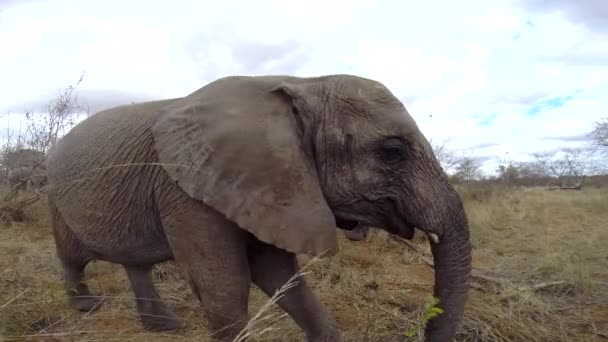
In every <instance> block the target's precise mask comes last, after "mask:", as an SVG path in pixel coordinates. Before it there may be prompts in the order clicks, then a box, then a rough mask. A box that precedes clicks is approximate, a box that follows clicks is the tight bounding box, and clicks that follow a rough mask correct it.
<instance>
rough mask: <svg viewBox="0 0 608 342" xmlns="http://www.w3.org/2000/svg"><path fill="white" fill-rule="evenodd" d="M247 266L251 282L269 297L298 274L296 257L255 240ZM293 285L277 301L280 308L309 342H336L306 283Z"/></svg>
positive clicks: (331, 325)
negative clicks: (248, 265) (300, 329)
mask: <svg viewBox="0 0 608 342" xmlns="http://www.w3.org/2000/svg"><path fill="white" fill-rule="evenodd" d="M249 259H250V261H249V264H250V267H251V278H252V280H253V282H254V283H255V284H256V285H257V286H258V287H259V288H260V289H261V290H262V291H264V293H266V294H267V295H268V296H272V295H273V294H274V293H275V291H276V290H278V289H280V288H281V287H282V286H283V285H284V284H285V283H287V281H288V280H289V279H290V278H291V277H292V276H293V275H294V274H296V273H297V272H298V270H299V265H298V260H297V258H296V255H295V254H293V253H290V252H287V251H285V250H282V249H280V248H277V247H275V246H273V245H269V244H266V243H264V242H261V241H259V240H257V239H256V241H255V242H254V244H253V246H251V248H250V250H249ZM296 281H297V282H298V283H297V285H295V286H294V287H292V288H290V289H288V290H287V292H285V294H284V296H283V297H282V298H281V299H279V300H278V304H279V306H281V307H282V308H283V310H285V311H286V312H287V313H288V314H289V315H290V316H291V317H292V318H293V320H294V321H295V322H296V324H298V326H300V328H302V330H304V332H305V333H306V337H307V340H308V341H309V342H334V341H340V333H339V331H338V329H337V328H336V324H335V320H334V319H333V317H332V316H331V315H330V313H329V312H328V311H327V310H326V308H325V307H324V306H323V304H321V302H320V301H319V300H318V299H317V297H316V296H315V294H314V293H313V292H312V290H311V288H310V287H309V286H308V285H307V283H306V280H305V279H304V278H302V277H299V278H297V279H296Z"/></svg>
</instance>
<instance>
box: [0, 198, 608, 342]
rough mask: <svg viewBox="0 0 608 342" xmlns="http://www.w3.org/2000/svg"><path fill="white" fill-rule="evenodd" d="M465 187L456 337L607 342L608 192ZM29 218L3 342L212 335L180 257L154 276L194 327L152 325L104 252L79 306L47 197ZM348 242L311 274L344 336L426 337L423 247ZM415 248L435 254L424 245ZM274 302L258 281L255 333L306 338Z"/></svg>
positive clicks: (10, 244) (1, 317)
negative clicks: (471, 272) (467, 276)
mask: <svg viewBox="0 0 608 342" xmlns="http://www.w3.org/2000/svg"><path fill="white" fill-rule="evenodd" d="M459 191H460V192H461V194H462V196H463V198H464V200H465V207H466V209H467V212H468V215H469V220H470V223H471V231H472V241H473V246H474V267H475V272H476V274H477V275H479V276H478V277H476V278H475V279H474V284H473V285H474V289H473V290H471V294H470V300H469V302H468V304H467V308H466V309H467V310H466V315H465V320H464V323H463V326H462V328H461V330H460V333H459V336H458V340H459V341H608V338H607V336H608V291H607V290H608V244H607V241H608V191H607V190H605V189H588V190H583V191H581V192H579V191H569V192H559V191H544V190H542V189H501V188H489V187H481V188H477V189H471V188H469V189H465V188H462V189H459ZM27 217H29V218H30V219H29V220H27V221H25V222H17V223H13V224H12V225H11V226H5V225H3V226H0V236H2V239H0V341H26V340H30V341H98V340H104V341H175V340H177V341H205V340H207V338H206V331H205V320H204V318H203V315H202V313H201V310H200V307H199V303H198V302H197V300H196V298H195V297H194V296H193V294H192V293H191V292H190V289H189V288H188V286H187V283H186V282H185V281H184V279H183V276H182V273H181V272H180V270H179V269H178V268H177V267H175V266H174V265H173V264H171V263H166V264H163V265H158V266H157V268H156V270H155V280H156V283H157V284H158V287H159V291H160V292H161V296H162V297H163V299H164V300H165V301H166V302H167V303H168V304H169V305H170V306H171V307H172V308H174V309H175V310H176V312H177V313H178V314H180V315H182V317H184V318H186V320H187V328H186V329H185V330H184V331H181V332H177V333H166V334H160V333H149V332H145V331H143V330H142V329H141V327H140V326H139V323H138V321H137V318H136V315H135V308H134V303H133V300H132V298H131V297H132V296H133V295H132V293H131V291H130V288H129V286H128V282H127V279H126V276H125V274H124V271H123V270H122V269H121V267H120V266H117V265H112V264H108V263H104V262H96V263H93V264H91V265H90V266H89V267H88V268H87V271H88V273H87V279H88V283H89V285H90V287H91V289H92V290H93V291H95V293H97V294H99V295H102V296H105V297H106V300H105V301H104V303H103V304H102V307H101V308H100V309H99V310H98V311H97V312H95V313H90V314H82V313H79V312H75V311H72V310H70V309H69V308H68V307H67V305H66V301H65V298H64V295H63V289H62V285H61V275H60V269H59V265H58V262H57V260H56V258H55V251H54V245H53V241H52V238H51V233H50V228H49V223H48V217H47V214H46V207H45V205H44V203H39V204H37V205H35V206H34V207H32V208H30V209H29V212H28V215H27ZM340 246H341V251H340V253H339V254H338V255H336V256H335V257H333V258H331V259H328V260H326V259H322V260H317V261H316V262H315V263H313V264H311V265H309V269H308V270H307V272H308V274H306V275H305V276H306V278H307V279H308V281H309V282H310V284H311V285H312V286H313V287H314V290H315V291H316V293H318V295H319V296H320V298H321V300H322V301H323V302H324V303H326V305H327V306H328V307H329V308H330V310H331V311H332V312H333V313H334V314H335V316H336V318H337V321H338V324H339V326H340V328H341V329H342V330H343V331H344V334H345V338H344V340H345V341H387V342H388V341H418V340H420V334H421V331H422V328H423V319H422V317H423V315H424V305H425V304H426V303H427V302H428V300H429V297H428V296H429V294H430V291H431V288H432V281H433V273H432V270H431V269H430V268H429V267H428V266H427V265H425V263H424V259H425V257H423V256H421V255H419V254H417V253H415V252H412V251H411V250H408V249H405V248H404V246H403V245H401V244H400V243H398V242H396V241H393V240H391V239H389V238H388V237H387V236H386V235H385V234H373V235H372V236H371V237H370V239H369V240H368V241H366V242H353V241H349V240H347V239H345V238H343V237H342V236H341V239H340ZM416 247H417V248H418V249H420V250H421V251H423V252H424V253H428V247H427V246H426V244H425V243H416ZM302 261H303V262H306V261H307V260H302ZM550 282H554V283H550ZM535 285H537V286H536V288H534V287H533V286H535ZM267 302H268V298H267V297H266V296H265V295H263V294H262V293H261V292H260V291H259V290H258V289H257V288H255V287H252V298H251V302H250V303H251V305H250V313H251V316H252V317H253V316H255V315H256V313H257V312H259V310H262V313H261V315H260V316H259V318H260V320H258V321H257V323H258V324H253V325H252V326H251V329H250V330H249V331H248V333H249V334H252V335H253V336H255V337H256V340H258V341H302V340H303V335H302V333H301V332H300V330H299V329H298V328H297V327H296V326H295V324H294V323H293V322H292V321H291V319H290V318H289V317H288V316H285V315H283V312H282V311H281V310H280V309H278V308H277V306H276V305H270V306H269V305H265V304H266V303H267ZM53 338H54V339H53Z"/></svg>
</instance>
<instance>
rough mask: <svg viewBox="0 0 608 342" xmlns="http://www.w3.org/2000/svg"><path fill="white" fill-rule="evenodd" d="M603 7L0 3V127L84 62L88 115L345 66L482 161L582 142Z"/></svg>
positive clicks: (553, 3)
mask: <svg viewBox="0 0 608 342" xmlns="http://www.w3.org/2000/svg"><path fill="white" fill-rule="evenodd" d="M220 3H221V4H220ZM607 18H608V1H606V0H578V1H571V0H511V1H506V0H492V1H487V0H486V1H483V0H462V1H457V2H456V1H447V0H442V1H440V0H426V1H416V2H415V1H410V0H348V1H346V0H332V1H326V0H309V1H308V2H306V4H304V3H303V2H298V3H295V2H290V1H280V0H256V1H246V0H242V1H234V0H233V1H228V0H226V1H224V2H219V1H209V0H205V1H201V0H196V1H195V0H174V1H173V2H168V1H153V0H145V1H143V0H141V1H140V0H129V1H118V0H105V1H88V0H76V1H68V0H47V1H39V0H0V114H3V117H1V118H0V129H5V128H6V127H8V126H9V125H10V126H11V127H15V125H17V124H18V123H17V122H18V120H19V119H20V118H23V114H22V113H23V112H24V111H25V110H37V111H40V110H43V109H44V108H45V106H46V104H47V103H48V102H49V101H50V100H52V99H53V98H54V97H56V96H57V95H58V94H59V93H60V92H61V91H62V90H63V89H64V88H65V87H67V86H69V85H73V84H75V83H76V81H77V80H78V78H79V77H80V76H81V75H83V74H84V78H83V81H82V83H81V84H80V85H79V87H78V88H77V89H78V94H79V98H80V102H81V103H83V104H85V105H88V106H89V108H90V110H91V111H92V112H95V111H98V110H101V109H105V108H109V107H112V106H115V105H120V104H125V103H130V102H133V101H135V102H138V101H145V100H154V99H161V98H171V97H180V96H184V95H187V94H189V93H191V92H193V91H195V90H196V89H198V88H200V87H202V86H203V85H204V84H206V83H208V82H211V81H213V80H214V79H217V78H219V77H223V76H227V75H236V74H239V75H260V74H292V75H297V76H318V75H326V74H341V73H347V74H354V75H358V76H362V77H367V78H372V79H375V80H378V81H380V82H382V83H384V84H385V85H386V86H387V87H388V88H389V89H390V90H391V91H392V92H393V93H394V94H395V95H396V96H398V97H399V98H400V99H401V101H402V102H403V103H404V105H405V106H406V108H407V109H408V111H409V112H410V114H411V115H412V116H413V117H414V119H415V120H416V122H417V123H418V125H419V127H420V129H421V130H422V132H423V133H424V135H425V136H426V137H427V138H428V139H430V140H431V141H432V142H434V143H441V142H445V141H448V140H449V147H450V148H451V149H454V150H458V151H461V152H463V153H466V154H468V155H471V156H474V157H475V158H477V159H478V160H479V161H480V162H483V163H484V166H483V170H484V171H486V172H487V173H492V172H493V171H494V169H495V168H496V161H497V159H499V158H500V159H502V158H505V157H510V158H513V159H518V160H528V159H530V158H531V156H532V154H534V153H537V152H545V151H555V150H558V149H560V148H564V147H578V146H584V145H586V144H588V143H589V140H588V136H587V135H586V134H587V133H588V132H589V131H591V130H592V129H593V123H594V122H596V121H599V120H600V119H601V118H603V117H608V111H607V110H606V108H608V96H607V95H608V44H606V42H607V41H608V19H607Z"/></svg>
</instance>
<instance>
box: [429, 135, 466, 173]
mask: <svg viewBox="0 0 608 342" xmlns="http://www.w3.org/2000/svg"><path fill="white" fill-rule="evenodd" d="M450 141H451V139H449V138H448V139H446V140H444V141H443V143H441V144H435V143H433V140H432V139H431V140H430V143H431V147H432V148H433V153H434V154H435V157H436V158H437V160H438V161H439V164H441V167H442V168H443V170H444V171H445V173H448V174H449V173H452V172H453V171H455V168H456V166H457V165H458V164H459V163H460V161H461V159H462V156H461V155H460V154H459V153H457V152H456V151H455V150H452V149H450V148H449V147H448V143H449V142H450Z"/></svg>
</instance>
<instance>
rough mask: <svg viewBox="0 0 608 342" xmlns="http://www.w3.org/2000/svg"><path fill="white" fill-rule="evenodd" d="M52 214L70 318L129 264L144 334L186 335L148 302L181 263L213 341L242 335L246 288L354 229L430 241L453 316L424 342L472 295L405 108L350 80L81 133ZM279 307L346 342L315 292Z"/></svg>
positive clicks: (216, 88)
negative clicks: (168, 264) (90, 268)
mask: <svg viewBox="0 0 608 342" xmlns="http://www.w3.org/2000/svg"><path fill="white" fill-rule="evenodd" d="M48 175H49V205H50V210H51V213H52V228H53V232H54V237H55V242H56V246H57V253H58V256H59V259H60V260H61V264H62V265H63V270H64V279H65V286H66V291H67V295H68V298H69V303H70V304H71V305H72V307H74V308H76V309H78V310H82V311H88V310H91V309H94V308H95V307H96V305H97V304H98V301H97V300H96V299H95V298H93V297H90V296H91V293H90V291H89V289H88V288H87V285H86V284H85V283H84V282H83V277H84V269H85V266H86V265H87V263H88V262H90V261H91V260H94V259H99V260H105V261H109V262H113V263H118V264H122V265H123V266H124V268H125V269H126V271H127V275H128V277H129V280H130V282H131V286H132V290H133V291H134V293H135V295H136V297H137V298H138V299H137V300H136V303H137V309H138V313H139V316H140V319H141V321H142V323H143V325H144V327H146V328H147V329H151V330H171V329H177V328H180V327H182V326H183V321H182V320H181V319H180V318H178V317H177V316H176V315H175V314H174V313H173V312H172V311H171V310H170V309H169V308H167V306H165V304H164V303H163V302H162V301H161V300H160V297H159V295H158V293H157V291H156V289H155V286H154V284H153V282H152V278H151V269H152V267H153V265H154V264H156V263H160V262H163V261H166V260H170V259H174V260H175V261H176V262H177V263H178V264H179V265H180V266H181V267H182V268H183V269H184V270H185V272H186V274H187V275H188V279H189V282H190V285H191V287H192V290H193V292H194V293H195V294H196V296H197V297H198V298H199V300H200V301H201V303H202V307H203V309H204V311H205V313H206V318H207V320H208V328H209V329H210V331H211V333H213V335H212V337H213V338H214V339H215V341H232V339H233V338H234V337H235V335H236V334H237V333H238V332H239V331H240V330H241V329H242V328H243V327H244V326H245V324H246V322H247V319H248V316H247V310H248V296H249V289H250V283H251V282H253V283H254V284H256V285H257V286H258V287H259V288H261V290H263V291H264V292H265V293H266V294H267V295H269V296H270V295H273V294H274V292H275V290H277V289H278V288H280V287H281V286H282V285H283V284H284V283H285V282H286V281H287V280H288V279H289V278H290V277H291V276H293V275H294V274H295V273H296V272H297V271H298V270H299V265H298V262H297V259H296V254H308V255H312V256H320V257H328V256H332V255H334V254H335V253H336V252H337V249H338V246H337V230H336V229H335V228H336V227H338V228H342V229H346V230H349V229H352V228H354V227H355V226H356V225H357V224H363V225H369V226H374V227H386V228H384V229H385V230H387V231H388V232H390V233H392V234H397V235H399V236H402V237H405V238H411V237H412V236H413V232H414V227H418V228H420V229H421V230H423V231H424V232H426V233H433V234H436V235H437V236H438V237H439V238H440V242H439V243H432V242H431V249H432V252H433V256H434V261H435V287H434V294H435V295H436V296H437V297H439V299H440V304H439V305H440V306H441V307H442V308H443V309H444V311H445V312H444V314H442V315H439V316H438V317H436V318H433V319H431V320H430V321H429V323H428V324H427V326H426V334H425V335H426V341H450V340H452V339H453V337H454V335H455V332H456V330H457V328H458V326H459V324H460V321H461V319H462V315H463V310H464V304H465V301H466V298H467V292H468V288H469V277H470V271H471V247H470V242H469V232H468V224H467V218H466V215H465V212H464V210H463V206H462V203H461V200H460V197H459V196H458V194H457V193H456V191H454V189H453V188H452V187H451V186H450V185H449V183H448V181H447V177H446V175H445V174H444V173H443V171H442V169H441V167H440V165H439V163H438V162H437V159H436V158H435V156H434V155H433V152H432V149H431V146H430V145H429V143H428V141H427V139H426V138H425V137H424V135H423V134H422V133H421V132H420V130H419V129H418V127H417V125H416V123H415V121H414V120H413V119H412V117H411V116H410V115H409V114H408V112H407V110H406V109H405V107H404V106H403V104H402V103H401V102H400V101H399V100H398V99H397V98H396V97H395V96H394V95H393V94H392V93H391V92H390V91H389V90H388V89H387V88H386V87H385V86H384V85H382V84H381V83H379V82H376V81H373V80H369V79H365V78H361V77H356V76H351V75H331V76H323V77H312V78H298V77H290V76H256V77H246V76H231V77H225V78H221V79H219V80H216V81H214V82H211V83H209V84H207V85H205V86H204V87H202V88H201V89H199V90H197V91H195V92H194V93H192V94H190V95H188V96H186V97H183V98H176V99H169V100H163V101H155V102H147V103H140V104H132V105H127V106H122V107H118V108H113V109H109V110H105V111H102V112H99V113H97V114H95V115H92V116H90V117H88V118H87V119H85V120H84V121H82V122H80V123H79V124H78V125H77V126H75V127H74V128H73V129H72V130H71V131H70V132H69V133H68V134H67V135H65V136H64V138H62V139H61V141H60V142H59V143H58V145H57V146H56V148H55V149H54V150H53V151H51V153H50V155H49V159H48ZM278 304H279V305H280V306H281V307H282V308H283V309H284V310H285V311H286V312H287V313H288V314H289V315H290V316H291V317H292V318H293V319H294V321H295V322H296V323H297V324H298V325H299V326H300V327H301V329H303V331H304V332H305V334H306V337H307V341H314V342H321V341H326V342H327V341H331V342H333V341H340V340H341V338H340V333H339V329H338V328H337V327H336V324H335V320H334V318H333V316H332V315H331V314H330V313H329V312H328V310H326V308H325V307H324V306H323V304H321V302H320V301H319V300H318V299H317V297H316V296H315V294H314V293H313V291H312V290H311V288H310V287H309V286H308V285H307V282H306V280H304V279H300V281H299V283H298V285H297V286H295V287H293V288H292V289H290V290H288V291H287V292H286V294H285V296H284V297H283V298H282V299H280V300H279V301H278Z"/></svg>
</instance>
